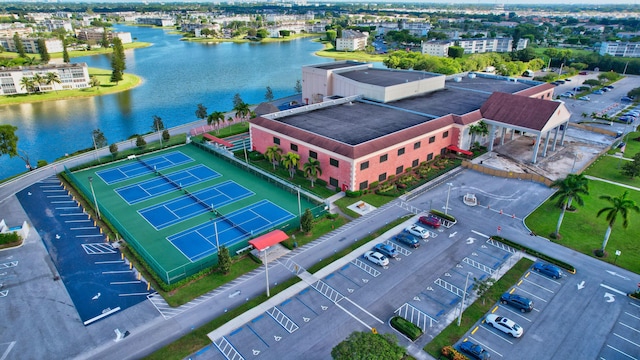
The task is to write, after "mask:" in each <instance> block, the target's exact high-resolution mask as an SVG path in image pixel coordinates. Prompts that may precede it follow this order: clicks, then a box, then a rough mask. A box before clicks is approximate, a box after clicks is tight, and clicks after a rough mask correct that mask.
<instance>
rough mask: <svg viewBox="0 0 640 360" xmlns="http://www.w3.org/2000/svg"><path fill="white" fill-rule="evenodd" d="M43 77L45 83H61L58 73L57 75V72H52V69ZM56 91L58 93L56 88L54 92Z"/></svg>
mask: <svg viewBox="0 0 640 360" xmlns="http://www.w3.org/2000/svg"><path fill="white" fill-rule="evenodd" d="M44 78H45V81H46V82H47V85H52V84H61V83H62V81H61V80H60V75H58V73H54V72H53V71H49V72H48V73H47V74H46V75H45V77H44ZM54 89H55V87H54ZM57 93H58V90H56V94H57Z"/></svg>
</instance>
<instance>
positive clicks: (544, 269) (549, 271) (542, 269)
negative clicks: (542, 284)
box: [533, 262, 563, 279]
mask: <svg viewBox="0 0 640 360" xmlns="http://www.w3.org/2000/svg"><path fill="white" fill-rule="evenodd" d="M533 270H535V271H537V272H539V273H543V274H545V275H547V276H550V277H552V278H554V279H559V278H561V277H562V275H563V274H562V270H560V268H559V267H557V266H555V265H551V264H545V263H542V262H537V263H535V264H533Z"/></svg>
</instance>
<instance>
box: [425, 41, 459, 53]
mask: <svg viewBox="0 0 640 360" xmlns="http://www.w3.org/2000/svg"><path fill="white" fill-rule="evenodd" d="M453 45H454V42H453V41H452V40H431V41H424V42H423V43H422V53H423V54H427V55H431V56H442V57H447V56H449V54H448V52H449V47H450V46H453Z"/></svg>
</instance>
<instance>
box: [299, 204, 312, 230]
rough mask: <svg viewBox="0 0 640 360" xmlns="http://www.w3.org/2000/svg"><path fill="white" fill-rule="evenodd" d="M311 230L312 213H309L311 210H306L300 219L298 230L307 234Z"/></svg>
mask: <svg viewBox="0 0 640 360" xmlns="http://www.w3.org/2000/svg"><path fill="white" fill-rule="evenodd" d="M311 229H313V213H311V210H309V209H306V210H305V211H304V214H302V217H301V218H300V230H302V232H305V233H309V232H311Z"/></svg>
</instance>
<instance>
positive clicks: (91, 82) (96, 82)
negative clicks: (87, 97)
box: [89, 75, 100, 90]
mask: <svg viewBox="0 0 640 360" xmlns="http://www.w3.org/2000/svg"><path fill="white" fill-rule="evenodd" d="M89 85H91V87H97V88H98V90H100V80H98V78H97V77H96V76H95V75H94V76H91V78H89Z"/></svg>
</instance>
